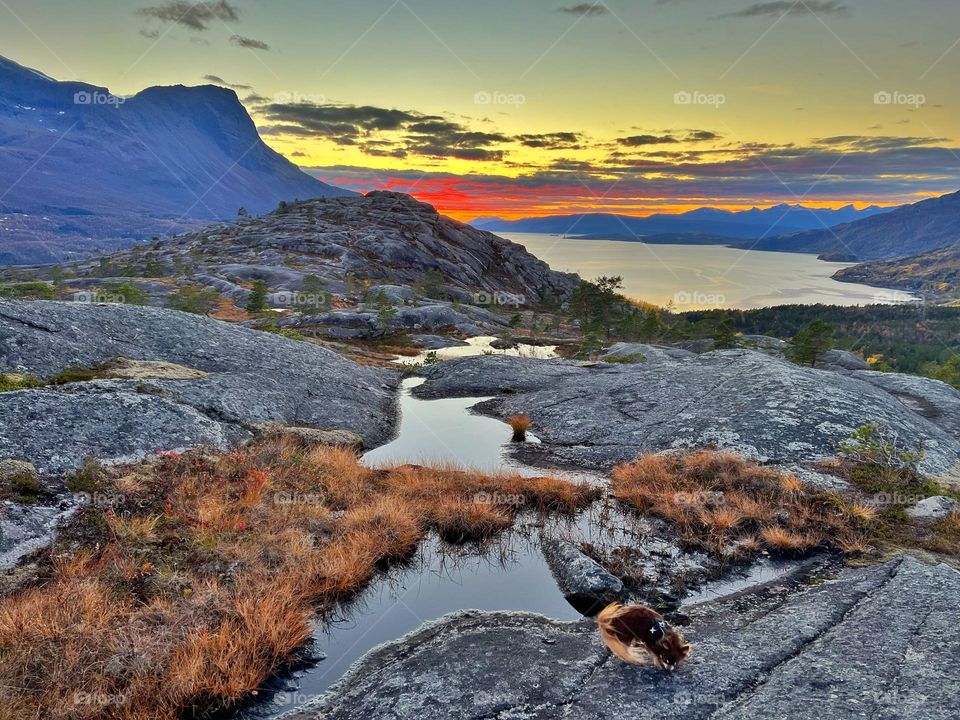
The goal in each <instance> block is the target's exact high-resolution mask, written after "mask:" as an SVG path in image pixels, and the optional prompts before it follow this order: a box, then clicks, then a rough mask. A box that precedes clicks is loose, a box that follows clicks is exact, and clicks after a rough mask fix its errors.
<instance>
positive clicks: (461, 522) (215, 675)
mask: <svg viewBox="0 0 960 720" xmlns="http://www.w3.org/2000/svg"><path fill="white" fill-rule="evenodd" d="M111 472H113V474H114V476H115V477H116V478H117V479H120V478H121V476H122V478H123V481H122V482H119V483H118V484H117V488H116V493H117V494H120V495H122V496H123V497H124V498H125V499H124V501H123V502H122V503H120V504H119V505H117V506H116V507H114V508H111V509H101V508H96V507H89V508H87V509H85V510H84V511H83V512H82V513H81V514H80V515H79V516H78V517H77V518H76V519H75V520H74V521H73V523H72V525H71V526H70V527H69V528H67V529H66V530H65V532H64V534H63V536H62V539H61V542H60V543H59V544H58V546H56V547H54V548H52V549H51V551H50V552H49V555H48V559H47V561H46V562H45V563H44V566H45V569H44V574H43V581H42V583H40V584H37V585H36V586H35V587H30V588H27V589H23V590H21V591H19V592H17V593H14V594H12V595H9V596H7V597H5V598H3V599H2V602H0V720H7V718H8V717H9V718H18V720H19V719H20V718H34V719H39V718H43V719H44V720H93V719H94V718H96V719H97V720H99V719H101V718H107V719H111V720H112V719H116V720H147V719H148V718H149V719H150V720H177V719H179V718H181V717H184V716H188V715H190V713H191V712H192V711H193V710H194V709H196V708H200V709H202V710H214V709H216V708H218V707H227V706H230V705H231V704H233V703H235V702H237V701H239V700H241V699H243V698H244V697H246V696H247V695H249V693H251V692H252V691H253V690H255V689H256V688H257V687H259V686H260V685H261V684H262V683H263V682H264V681H265V680H267V679H268V678H269V677H270V676H271V675H273V674H275V673H276V672H278V671H279V670H280V669H282V668H283V667H284V666H285V665H286V664H288V663H289V662H290V661H291V660H292V659H293V658H294V657H295V655H296V653H297V651H298V649H299V648H301V647H302V646H303V644H304V643H305V642H306V641H307V640H308V639H309V637H310V636H311V633H312V632H313V618H314V614H315V612H316V610H317V607H318V606H319V607H321V608H324V607H328V606H332V605H333V604H335V603H337V602H339V601H342V600H343V599H345V598H348V597H350V596H351V595H353V594H354V593H356V592H357V591H358V590H359V589H360V588H362V587H363V586H364V585H365V584H366V583H367V582H369V581H370V580H371V579H372V578H373V577H374V575H375V574H376V573H377V571H378V569H379V568H380V567H381V566H382V565H383V564H384V563H389V562H394V561H397V560H401V559H403V558H405V557H408V556H409V555H410V554H411V553H412V552H414V551H415V549H416V547H417V545H418V543H419V542H420V541H421V540H422V539H423V537H424V536H425V534H426V533H428V532H430V531H434V532H437V533H438V534H440V535H441V536H442V537H443V538H445V539H447V540H449V541H452V542H463V541H467V540H471V541H473V540H484V539H487V538H492V537H494V536H496V535H497V534H498V533H502V532H504V531H505V530H508V529H509V528H510V527H511V526H512V525H513V523H514V520H515V518H516V515H517V514H518V513H519V512H522V511H542V512H557V513H572V512H575V511H577V510H578V509H581V508H584V507H587V506H589V505H590V504H591V503H592V502H593V501H594V500H595V499H596V498H597V497H598V494H599V493H598V491H597V490H595V489H592V488H587V487H581V486H576V485H571V484H569V483H566V482H563V481H560V480H554V479H550V478H535V479H527V478H520V477H513V476H488V475H483V474H481V473H475V472H465V471H462V470H458V469H456V468H452V467H445V468H444V467H441V468H421V467H412V466H407V467H398V468H392V469H389V470H377V471H374V470H370V469H368V468H365V467H363V466H361V465H359V464H358V462H357V457H356V455H354V453H353V452H352V451H349V450H345V449H343V448H334V447H312V446H310V445H308V444H306V443H304V441H302V440H300V439H296V438H291V437H289V436H284V435H282V434H275V435H271V436H268V437H266V438H264V439H261V440H260V441H258V442H256V443H254V444H251V445H249V446H247V447H245V448H243V449H240V450H236V451H233V452H229V453H225V454H221V455H216V456H209V455H205V454H203V453H201V452H195V453H190V454H187V455H183V456H177V455H169V456H165V457H163V458H162V459H160V460H159V461H158V462H153V463H146V464H144V465H143V466H142V467H138V468H137V469H136V473H135V476H136V481H135V482H134V481H132V480H131V479H130V478H131V477H132V475H131V470H130V469H129V468H127V469H117V470H115V471H111ZM124 473H126V474H124ZM121 489H122V490H121Z"/></svg>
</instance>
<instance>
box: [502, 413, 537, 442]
mask: <svg viewBox="0 0 960 720" xmlns="http://www.w3.org/2000/svg"><path fill="white" fill-rule="evenodd" d="M507 423H508V424H509V425H510V427H511V429H512V430H513V437H514V438H515V439H518V440H522V439H523V438H525V437H526V436H527V430H529V429H530V425H531V424H532V421H531V420H530V416H529V415H527V414H526V413H518V414H516V415H511V416H510V417H508V418H507Z"/></svg>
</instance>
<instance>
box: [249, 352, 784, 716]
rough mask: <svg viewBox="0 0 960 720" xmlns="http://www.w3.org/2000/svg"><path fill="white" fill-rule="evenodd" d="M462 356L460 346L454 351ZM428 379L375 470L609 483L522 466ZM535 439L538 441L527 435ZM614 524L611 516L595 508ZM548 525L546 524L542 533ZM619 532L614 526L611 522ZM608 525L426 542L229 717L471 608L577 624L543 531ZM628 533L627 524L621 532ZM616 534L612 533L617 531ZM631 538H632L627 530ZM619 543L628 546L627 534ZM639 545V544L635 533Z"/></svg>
mask: <svg viewBox="0 0 960 720" xmlns="http://www.w3.org/2000/svg"><path fill="white" fill-rule="evenodd" d="M452 349H453V350H457V349H458V348H452ZM423 382H424V380H423V379H422V378H408V379H407V380H405V381H404V382H403V385H402V388H401V395H400V400H399V405H400V422H399V432H398V434H397V437H396V438H395V439H394V440H393V441H392V442H390V443H388V444H386V445H383V446H381V447H379V448H376V449H374V450H371V451H370V452H368V453H366V454H365V455H364V456H363V458H362V462H363V463H364V464H366V465H368V466H370V467H387V466H391V465H403V464H430V465H456V466H459V467H463V468H468V469H474V470H481V471H485V472H508V473H512V474H519V475H522V476H525V477H537V476H542V475H544V474H550V475H554V476H557V477H565V478H567V479H570V480H588V481H593V482H605V478H603V477H600V476H597V475H586V474H585V475H575V476H574V475H571V474H570V473H564V472H558V471H553V470H543V469H539V468H533V467H529V466H526V465H523V464H521V463H519V462H516V461H514V460H512V459H511V458H509V457H508V456H507V455H506V454H505V450H506V448H507V447H509V445H510V442H511V430H510V427H509V426H508V425H507V424H506V423H504V422H501V421H499V420H496V419H493V418H489V417H485V416H483V415H478V414H475V413H472V412H471V411H470V408H471V407H472V406H474V405H476V404H477V403H479V402H481V401H483V400H485V399H487V398H477V397H473V398H449V399H440V400H421V399H419V398H417V397H414V396H413V394H412V390H413V389H414V388H415V387H416V386H417V385H419V384H421V383H423ZM528 438H529V440H528V441H529V442H539V441H538V440H537V439H536V438H535V437H532V436H531V435H530V433H528ZM599 512H600V513H603V514H604V517H607V520H609V517H608V515H609V513H610V510H609V509H607V510H605V511H599ZM544 524H546V527H544ZM614 525H616V523H614ZM604 526H606V527H607V528H609V527H612V526H610V525H608V524H607V522H605V521H604V519H603V517H601V516H600V514H598V510H597V509H596V508H594V509H591V510H587V511H585V512H583V513H581V514H580V515H579V516H578V517H577V518H576V519H574V520H569V521H565V520H560V519H548V520H546V521H544V520H542V519H539V520H538V519H536V518H528V517H521V518H520V520H519V521H518V528H517V529H515V530H514V531H512V532H510V533H507V534H505V535H504V536H503V537H502V538H501V539H500V540H498V541H496V542H493V543H490V544H487V545H484V546H483V547H482V548H481V547H478V546H476V545H473V546H463V547H457V546H450V545H448V544H445V543H443V542H441V541H440V540H439V539H437V538H436V537H435V536H432V535H431V536H430V537H429V538H428V539H427V540H426V541H424V542H423V543H422V545H421V547H420V548H419V549H418V551H417V553H416V554H415V555H414V557H413V558H412V559H411V560H410V561H409V562H407V563H405V564H403V565H400V566H395V567H394V568H392V569H391V570H389V571H387V572H385V573H383V574H381V575H379V576H377V577H376V578H375V579H374V580H373V582H372V583H371V584H370V585H369V586H368V587H367V588H366V589H365V590H364V591H362V592H361V593H360V594H359V596H358V597H357V598H355V599H354V600H352V601H351V602H349V603H347V604H346V605H344V606H343V607H342V608H339V609H338V610H337V611H336V614H335V615H334V616H333V617H328V618H325V619H324V621H323V622H322V623H320V624H319V625H318V627H317V630H316V632H315V633H314V637H313V641H312V645H311V647H310V649H309V653H308V654H309V655H310V658H311V659H310V660H309V661H308V662H307V663H305V664H304V666H303V667H301V668H300V669H298V670H296V671H294V672H291V673H288V674H287V675H285V676H283V677H281V678H279V679H277V680H275V681H274V682H273V683H272V685H271V686H269V687H267V688H264V689H261V691H260V693H259V697H258V700H257V702H256V703H253V704H250V705H248V706H246V707H244V708H242V709H240V710H239V711H237V712H236V713H233V714H232V718H233V720H271V719H273V718H277V717H279V716H281V715H283V714H285V713H288V712H290V711H292V710H294V709H296V708H297V707H300V706H302V705H304V704H305V703H308V702H310V701H311V700H313V699H315V698H317V697H319V696H321V695H323V694H324V693H325V692H326V691H327V690H328V689H329V687H330V686H331V685H332V684H334V683H335V682H336V681H338V680H339V679H340V678H341V677H342V676H343V675H344V674H345V673H346V672H347V671H348V670H349V669H350V667H351V666H352V665H353V664H354V663H355V662H357V661H358V660H359V659H360V658H362V657H363V656H364V655H366V654H367V653H368V652H369V651H371V650H373V649H374V648H376V647H377V646H378V645H381V644H383V643H385V642H389V641H392V640H396V639H398V638H400V637H402V636H403V635H405V634H407V633H409V632H411V631H413V630H415V629H417V628H418V627H420V626H421V625H422V624H423V623H425V622H428V621H431V620H436V619H438V618H440V617H442V616H444V615H446V614H449V613H451V612H456V611H459V610H465V609H478V610H505V611H526V612H533V613H539V614H541V615H545V616H547V617H550V618H554V619H556V620H565V621H570V620H576V619H579V618H580V617H581V615H580V614H579V613H578V612H577V611H576V610H575V609H574V608H573V606H571V605H570V604H569V603H568V602H567V601H566V599H565V598H564V596H563V594H562V593H561V592H560V589H559V588H558V586H557V583H556V581H555V580H554V578H553V576H552V574H551V572H550V569H549V567H548V566H547V563H546V561H545V560H544V558H543V555H542V552H541V550H540V547H539V542H538V538H539V535H540V532H541V531H543V532H545V533H546V534H547V535H548V536H559V537H565V538H566V539H568V540H570V541H572V542H575V543H578V542H582V541H590V542H600V541H601V540H602V536H603V535H604V534H607V535H608V538H607V539H608V541H609V540H614V539H615V536H616V535H621V534H623V533H624V532H625V530H624V529H621V530H610V529H604ZM621 527H624V528H625V527H626V525H621ZM611 533H613V534H611ZM628 534H629V533H628ZM620 539H621V541H622V542H626V543H629V542H631V540H630V538H628V537H627V536H626V535H624V537H622V538H620ZM632 541H633V542H638V541H640V538H639V536H636V537H633V540H632ZM791 569H792V566H790V565H789V564H775V563H772V562H769V561H767V562H761V563H759V564H757V565H755V566H754V567H753V568H752V569H750V570H749V571H747V572H745V573H741V574H735V575H733V576H731V577H728V578H723V579H721V580H718V581H715V582H712V583H708V584H707V585H706V586H705V587H704V588H703V589H701V590H700V591H698V592H695V593H693V594H691V595H689V596H688V597H687V598H686V599H685V600H684V604H685V605H686V604H693V603H697V602H704V601H706V600H710V599H715V598H717V597H721V596H723V595H728V594H731V593H734V592H738V591H740V590H742V589H745V588H747V587H750V586H752V585H756V584H758V583H761V582H766V581H768V580H772V579H775V578H776V577H780V576H782V575H784V574H786V573H788V572H789V571H790V570H791Z"/></svg>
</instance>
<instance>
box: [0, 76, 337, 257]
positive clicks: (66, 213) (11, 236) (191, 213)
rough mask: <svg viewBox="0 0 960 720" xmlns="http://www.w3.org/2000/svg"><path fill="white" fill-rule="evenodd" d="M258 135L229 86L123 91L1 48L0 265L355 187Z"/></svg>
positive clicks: (116, 244)
mask: <svg viewBox="0 0 960 720" xmlns="http://www.w3.org/2000/svg"><path fill="white" fill-rule="evenodd" d="M353 194H354V193H351V192H349V191H346V190H342V189H339V188H335V187H333V186H331V185H327V184H325V183H322V182H320V181H319V180H317V179H315V178H313V177H311V176H309V175H307V174H306V173H304V172H302V171H301V170H300V169H299V168H298V167H297V166H296V165H294V164H293V163H291V162H290V161H289V160H287V159H286V158H284V157H283V156H281V155H280V154H279V153H277V152H274V151H273V150H271V149H270V148H269V147H267V145H266V144H264V143H263V141H262V140H261V139H260V136H259V134H258V133H257V129H256V127H255V125H254V123H253V121H252V120H251V118H250V116H249V115H248V114H247V111H246V110H245V109H244V107H243V105H241V103H240V101H239V99H238V98H237V95H236V93H234V92H233V91H232V90H227V89H225V88H221V87H215V86H210V85H207V86H201V87H184V86H181V85H177V86H173V87H152V88H149V89H147V90H144V91H142V92H140V93H138V94H137V95H135V96H133V97H129V98H123V97H117V96H114V95H111V94H110V91H109V90H107V89H106V88H103V87H97V86H94V85H88V84H86V83H80V82H58V81H56V80H54V79H52V78H50V77H47V76H46V75H44V74H42V73H40V72H37V71H35V70H31V69H29V68H26V67H23V66H21V65H18V64H17V63H15V62H12V61H10V60H7V59H5V58H2V57H0V264H11V263H28V262H34V263H37V262H53V261H59V260H63V259H68V258H70V257H72V256H77V255H81V254H86V253H89V252H91V251H94V250H109V249H116V248H120V247H125V246H129V245H131V244H133V243H135V242H137V241H139V240H142V239H144V238H149V237H150V236H152V235H160V236H164V235H169V234H170V233H172V232H176V231H181V230H186V229H191V228H195V227H199V226H201V225H206V224H209V223H211V222H215V221H219V220H224V219H228V218H234V217H236V215H237V211H238V209H239V208H241V207H244V208H246V210H247V211H249V212H250V213H251V214H260V213H263V212H266V211H268V210H271V209H274V208H276V206H277V204H278V203H279V201H280V200H293V199H296V198H303V199H306V198H316V197H332V196H341V195H353Z"/></svg>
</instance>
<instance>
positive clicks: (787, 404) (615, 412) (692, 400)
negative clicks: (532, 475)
mask: <svg viewBox="0 0 960 720" xmlns="http://www.w3.org/2000/svg"><path fill="white" fill-rule="evenodd" d="M422 374H423V375H424V376H425V377H426V378H427V382H426V383H424V384H423V385H421V386H420V387H418V388H417V389H416V390H415V391H414V393H415V394H416V395H418V396H420V397H427V398H430V397H450V396H454V395H460V396H464V395H494V396H498V397H496V398H495V399H494V400H492V401H489V402H486V403H484V404H482V405H480V406H479V407H478V410H480V411H482V412H484V413H485V414H489V415H491V416H495V417H506V416H508V415H511V414H513V413H521V412H522V413H527V414H528V415H529V416H530V417H531V419H532V420H533V431H534V432H535V433H536V435H537V437H538V438H539V439H540V440H542V441H543V442H542V444H540V445H522V446H519V448H518V449H519V452H520V455H519V457H520V458H521V459H523V460H525V461H528V462H533V463H535V464H537V463H542V464H548V465H549V464H560V465H572V466H580V467H592V468H600V469H608V468H610V467H612V466H613V465H615V464H617V463H621V462H624V461H629V460H632V459H634V458H635V457H636V456H637V455H638V454H639V453H643V452H657V451H660V450H668V449H671V448H698V447H703V446H704V445H708V444H713V445H716V446H718V447H721V448H725V449H729V450H733V451H736V452H739V453H741V454H743V455H745V456H747V457H752V458H755V459H759V460H761V461H769V462H772V463H778V464H795V463H805V462H807V463H808V462H811V461H815V460H818V459H821V458H824V457H830V456H833V455H834V454H835V451H836V443H837V442H839V441H841V440H845V439H847V438H848V437H849V436H850V433H851V432H852V431H853V430H855V429H856V428H858V427H860V426H862V425H865V424H867V423H887V424H889V426H890V428H891V430H892V431H894V432H896V433H897V435H898V437H900V438H901V439H902V441H903V442H905V443H906V444H907V445H908V446H913V447H917V446H920V445H921V444H922V445H923V446H924V448H925V450H926V457H925V458H924V460H923V462H922V464H921V469H922V470H923V471H924V472H926V473H928V474H931V475H941V474H944V473H947V472H949V471H950V470H951V469H952V468H954V467H955V466H956V465H957V463H958V461H960V438H958V435H960V430H958V429H957V428H956V427H955V425H954V423H953V422H952V421H951V420H950V419H949V413H948V412H947V411H946V410H947V409H950V408H953V407H954V406H953V405H952V404H951V403H957V402H960V392H958V391H956V390H954V389H952V388H949V387H948V386H946V385H945V384H944V383H939V384H937V385H936V387H935V388H934V389H936V391H937V395H936V396H935V397H933V398H932V400H931V402H933V403H936V405H937V407H939V408H943V409H944V412H941V413H939V414H936V413H933V414H931V413H930V412H920V411H918V410H919V408H916V407H914V406H912V405H910V404H907V403H905V402H904V401H903V399H902V397H903V396H902V390H901V389H900V384H902V383H908V384H909V385H910V387H911V388H912V391H913V392H914V393H920V392H922V388H924V387H926V385H925V384H921V383H913V382H911V381H903V380H902V378H903V377H906V376H894V378H895V381H897V384H896V385H894V381H891V380H890V379H888V378H879V379H878V378H877V377H876V375H879V373H869V374H865V373H855V374H854V375H856V376H850V375H844V374H840V373H836V372H831V371H828V370H813V369H810V368H804V367H799V366H797V365H794V364H793V363H790V362H788V361H786V360H782V359H779V358H775V357H770V356H768V355H767V354H765V353H763V352H759V351H754V350H720V351H715V352H707V353H704V354H702V355H694V356H682V355H681V356H677V357H671V356H669V355H667V354H666V353H663V354H657V353H649V355H648V356H647V357H646V361H645V362H638V363H635V364H628V365H612V364H607V363H595V364H593V365H591V366H583V365H580V364H577V363H573V362H556V361H542V360H534V359H529V358H514V357H503V356H497V357H483V358H462V359H457V360H450V361H447V362H443V363H437V364H436V365H432V366H430V367H428V368H425V369H424V370H423V371H422ZM860 375H864V377H859V376H860Z"/></svg>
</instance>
